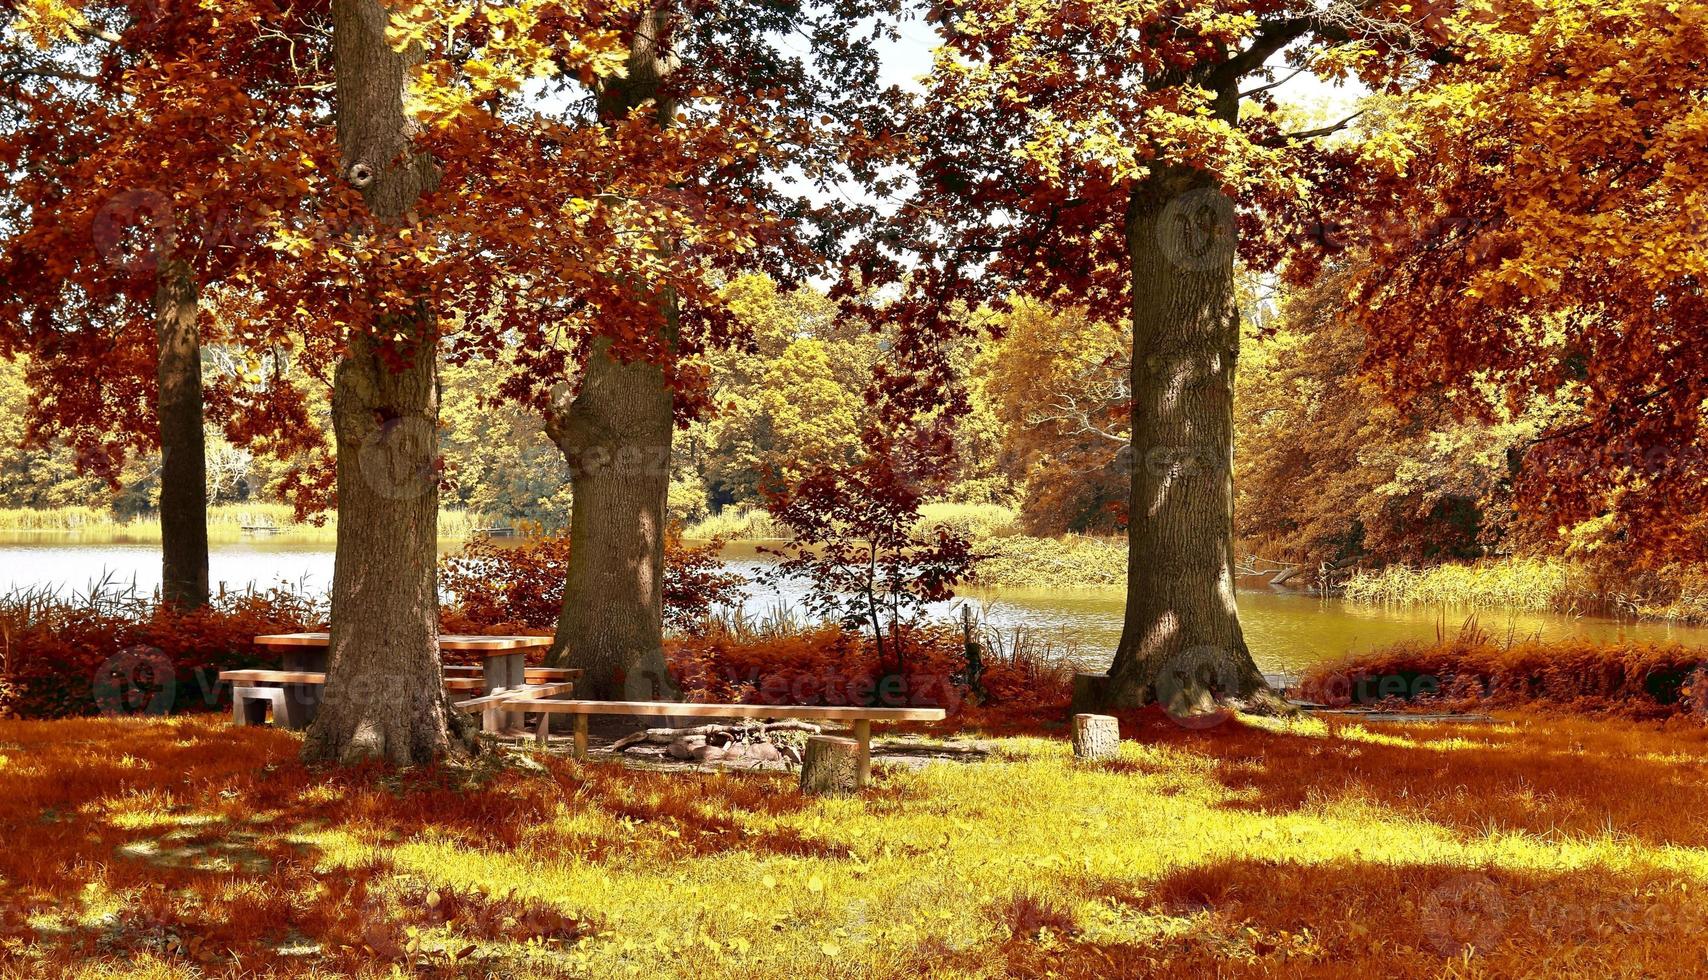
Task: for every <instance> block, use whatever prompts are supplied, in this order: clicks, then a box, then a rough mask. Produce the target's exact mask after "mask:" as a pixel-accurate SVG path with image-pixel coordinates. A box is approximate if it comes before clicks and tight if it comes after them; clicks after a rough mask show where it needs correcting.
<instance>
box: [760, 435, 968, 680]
mask: <svg viewBox="0 0 1708 980" xmlns="http://www.w3.org/2000/svg"><path fill="white" fill-rule="evenodd" d="M864 440H865V442H866V453H865V456H864V458H862V459H861V461H860V462H858V463H856V464H854V465H853V466H846V467H834V466H821V467H819V468H818V469H816V470H814V471H813V472H811V473H810V474H808V475H807V476H806V477H804V478H802V479H801V480H799V481H798V482H796V483H795V484H794V485H793V486H789V487H786V488H778V487H774V486H768V487H764V488H762V489H763V490H764V492H765V496H766V503H765V506H766V508H767V509H768V510H770V512H771V514H772V516H774V517H776V518H777V519H778V520H779V521H781V522H783V523H784V524H785V525H787V526H788V528H789V530H790V531H791V532H793V536H792V538H791V540H790V542H789V543H788V544H787V545H785V546H783V547H782V548H780V549H764V550H767V551H769V552H770V553H771V554H773V555H776V556H777V557H778V558H780V559H781V560H780V561H779V562H778V563H777V564H776V565H775V566H773V568H772V569H771V571H769V572H768V573H767V577H768V578H770V579H772V580H783V579H791V578H803V579H806V580H807V581H808V582H809V583H810V587H809V589H808V591H807V594H806V596H805V597H804V599H803V602H804V603H805V605H806V607H807V611H808V612H809V613H811V614H813V615H814V616H817V617H820V618H824V619H828V620H831V621H834V622H837V623H840V624H842V626H843V627H844V628H846V629H850V630H867V629H869V630H870V631H871V637H872V641H873V642H874V643H875V644H876V646H877V650H876V655H877V656H878V658H879V659H881V660H889V659H893V660H894V661H895V663H896V664H897V667H898V670H899V669H900V668H901V667H902V666H903V665H905V663H906V660H907V656H908V651H907V638H908V637H909V636H913V635H918V633H917V630H914V629H913V627H916V626H918V625H919V624H920V622H921V621H922V619H923V617H924V613H925V607H926V606H927V605H928V604H930V603H933V602H941V601H943V600H945V599H950V598H953V597H954V594H955V586H956V585H958V584H960V583H961V582H964V581H966V580H967V579H969V578H971V577H972V574H973V567H974V565H975V564H976V563H977V561H978V556H977V555H975V554H974V553H973V550H972V544H971V542H970V541H969V540H968V538H967V536H966V535H965V534H962V533H960V532H958V531H954V530H951V529H950V528H949V527H947V526H945V525H942V524H939V525H937V526H936V527H935V528H932V529H931V530H930V531H929V532H928V533H927V534H926V535H924V536H921V535H918V534H916V533H915V532H914V528H915V526H916V525H918V523H919V505H920V502H921V501H922V500H923V499H924V488H925V485H926V483H927V481H928V480H929V476H930V475H929V473H928V472H926V470H925V469H924V468H922V467H921V466H919V465H918V464H915V463H911V462H910V461H908V460H906V459H904V458H903V452H904V451H905V449H906V448H907V447H905V446H897V445H895V444H893V443H891V442H890V441H889V440H887V439H885V438H883V437H882V436H879V435H878V434H876V433H873V432H867V433H866V434H865V436H864Z"/></svg>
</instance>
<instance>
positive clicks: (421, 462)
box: [303, 0, 472, 765]
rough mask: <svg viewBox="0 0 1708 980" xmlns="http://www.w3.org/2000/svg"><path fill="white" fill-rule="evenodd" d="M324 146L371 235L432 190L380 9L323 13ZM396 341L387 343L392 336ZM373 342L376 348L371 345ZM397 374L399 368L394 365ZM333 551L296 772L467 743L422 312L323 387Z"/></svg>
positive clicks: (355, 2) (340, 7) (379, 327)
mask: <svg viewBox="0 0 1708 980" xmlns="http://www.w3.org/2000/svg"><path fill="white" fill-rule="evenodd" d="M332 13H333V62H334V68H335V71H336V78H337V96H338V143H339V146H340V148H341V150H342V157H343V166H344V172H345V175H346V177H347V178H348V179H349V180H351V182H352V183H354V184H355V185H356V186H358V187H360V188H361V189H362V194H363V197H364V198H365V199H366V200H367V203H368V208H369V210H370V211H371V212H372V214H373V216H374V218H375V219H376V226H377V227H380V228H383V227H384V226H387V225H393V224H396V223H398V222H399V221H400V220H401V219H402V218H403V216H404V214H405V213H406V212H407V211H408V210H409V208H410V207H412V206H413V205H414V203H415V201H416V200H417V199H418V198H419V197H420V196H421V194H422V193H423V192H425V191H426V190H428V189H430V188H431V187H432V186H433V183H434V181H435V180H436V178H437V170H436V168H435V167H434V166H433V162H432V161H431V160H430V159H428V158H426V157H424V156H418V155H415V154H413V153H412V152H411V151H410V147H409V140H408V133H407V123H406V120H405V116H404V113H403V90H404V85H405V82H406V77H407V70H408V67H409V65H410V63H411V61H412V60H413V59H414V58H415V57H417V54H416V52H413V51H408V50H406V51H403V52H398V51H394V50H392V48H391V46H390V45H389V44H388V43H387V41H386V36H385V25H386V16H387V15H386V8H385V6H384V5H383V4H381V3H380V2H379V0H338V2H335V3H334V4H333V8H332ZM400 336H401V337H402V338H404V339H402V340H397V339H394V338H396V337H400ZM382 345H384V346H383V347H382ZM400 365H401V366H400ZM332 421H333V431H334V435H335V439H336V446H337V453H338V462H337V489H338V544H337V548H338V551H337V557H336V561H335V564H334V568H333V573H332V643H331V651H330V661H329V664H328V669H327V679H326V688H325V695H324V697H325V700H324V702H323V703H322V705H321V709H320V713H319V714H318V715H317V716H316V718H315V720H314V723H313V724H312V725H311V726H310V728H309V732H308V738H307V741H306V742H305V744H304V746H303V755H304V757H305V758H307V759H309V760H330V761H338V762H341V763H355V762H361V761H365V760H369V759H380V760H385V761H388V762H392V763H396V764H399V765H409V764H414V763H423V762H428V761H431V760H432V759H434V758H437V757H439V756H441V755H444V754H446V753H447V752H450V751H453V750H456V749H458V748H459V747H463V746H467V745H470V744H472V736H471V735H470V726H469V725H468V722H467V721H466V719H464V718H463V717H462V716H461V715H459V714H458V713H457V712H455V711H454V710H453V709H452V707H451V705H450V702H449V700H448V699H447V697H446V695H445V690H444V681H443V678H442V669H441V666H440V662H439V642H438V633H439V602H438V582H437V571H438V551H437V547H438V536H439V528H438V521H439V489H438V425H439V378H438V332H437V323H436V320H435V318H434V311H433V310H431V309H429V308H427V307H426V306H425V305H424V304H420V305H417V306H416V307H415V308H414V309H405V310H392V311H389V312H387V313H385V314H383V320H382V322H380V323H376V324H373V325H372V327H371V329H370V330H367V331H357V332H355V333H354V334H353V336H352V337H351V340H350V343H349V347H348V349H347V351H346V352H345V354H344V357H343V359H342V360H341V361H340V362H339V364H338V367H337V370H336V372H335V374H334V378H333V389H332Z"/></svg>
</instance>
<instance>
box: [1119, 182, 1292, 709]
mask: <svg viewBox="0 0 1708 980" xmlns="http://www.w3.org/2000/svg"><path fill="white" fill-rule="evenodd" d="M1233 217H1234V216H1233V208H1232V205H1231V203H1230V202H1228V200H1227V199H1226V198H1225V197H1223V196H1222V195H1221V193H1220V192H1219V191H1218V190H1217V189H1216V186H1215V183H1214V182H1213V181H1212V180H1211V179H1210V178H1208V177H1206V176H1205V175H1203V174H1200V173H1196V172H1194V171H1191V170H1184V169H1175V170H1167V171H1162V172H1159V173H1157V174H1156V175H1154V176H1153V177H1151V178H1150V179H1148V180H1147V181H1145V182H1144V183H1143V184H1141V185H1140V186H1138V187H1136V188H1135V189H1134V192H1133V195H1132V199H1131V202H1130V204H1129V207H1128V215H1127V246H1128V255H1129V259H1130V261H1131V264H1132V287H1133V361H1132V391H1133V406H1132V473H1133V475H1132V488H1131V497H1130V500H1129V514H1128V522H1129V523H1128V525H1127V536H1128V558H1127V609H1126V618H1125V621H1124V623H1123V626H1122V631H1121V642H1120V645H1119V646H1118V647H1117V648H1116V652H1115V661H1114V664H1113V665H1112V666H1111V668H1110V675H1109V687H1108V690H1107V691H1106V692H1105V694H1106V697H1107V700H1108V701H1109V702H1110V703H1112V704H1115V705H1123V706H1131V705H1139V704H1144V703H1147V702H1149V701H1152V700H1155V701H1159V702H1161V703H1162V704H1163V705H1164V707H1166V708H1167V709H1168V710H1169V711H1170V712H1171V713H1173V714H1176V715H1179V716H1191V715H1200V714H1203V713H1206V712H1209V711H1211V710H1212V709H1213V708H1214V707H1215V703H1216V701H1218V700H1221V701H1231V702H1236V703H1244V704H1247V705H1250V706H1253V707H1272V706H1274V705H1275V703H1276V702H1277V699H1276V698H1275V697H1274V695H1273V693H1272V692H1270V690H1269V688H1268V686H1267V685H1266V684H1265V683H1264V680H1263V675H1262V673H1261V672H1259V671H1258V669H1257V665H1256V663H1254V662H1253V661H1252V658H1251V652H1250V651H1249V650H1248V649H1247V647H1246V643H1245V636H1244V633H1243V632H1242V631H1241V629H1240V621H1239V609H1238V607H1237V606H1236V605H1235V603H1234V569H1233V566H1234V551H1233V499H1234V498H1233V465H1232V464H1233V398H1234V370H1235V364H1236V362H1237V361H1238V358H1239V342H1240V339H1239V309H1238V306H1237V304H1236V302H1235V296H1234V282H1233V260H1234V235H1235V232H1234V221H1233Z"/></svg>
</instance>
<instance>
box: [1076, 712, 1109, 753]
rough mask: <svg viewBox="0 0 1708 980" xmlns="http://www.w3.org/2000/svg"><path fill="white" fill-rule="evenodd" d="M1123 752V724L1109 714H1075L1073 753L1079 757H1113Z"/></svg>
mask: <svg viewBox="0 0 1708 980" xmlns="http://www.w3.org/2000/svg"><path fill="white" fill-rule="evenodd" d="M1120 752H1121V725H1120V723H1119V722H1117V721H1116V720H1115V719H1114V718H1113V717H1111V716H1109V715H1074V716H1073V754H1074V757H1075V758H1079V759H1087V760H1090V759H1113V758H1115V756H1117V755H1119V754H1120Z"/></svg>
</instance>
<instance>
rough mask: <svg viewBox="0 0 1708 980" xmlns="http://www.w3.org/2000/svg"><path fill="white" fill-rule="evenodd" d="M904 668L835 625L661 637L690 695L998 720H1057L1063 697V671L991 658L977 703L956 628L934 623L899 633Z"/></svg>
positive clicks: (868, 642) (890, 652) (675, 672)
mask: <svg viewBox="0 0 1708 980" xmlns="http://www.w3.org/2000/svg"><path fill="white" fill-rule="evenodd" d="M903 634H904V635H905V638H906V643H905V646H906V647H907V649H908V650H909V654H908V656H907V660H906V663H905V665H900V664H898V663H897V661H896V658H895V656H894V653H893V650H894V647H885V648H884V650H885V651H888V652H885V653H880V651H879V647H878V645H877V644H876V643H875V642H873V640H872V639H871V638H870V637H866V636H863V635H861V634H859V633H857V632H853V631H850V630H845V629H842V628H841V627H838V626H835V625H825V626H820V627H818V628H817V629H814V630H809V631H806V632H802V633H795V634H787V635H779V636H765V637H738V636H735V635H732V634H730V633H727V632H723V631H714V632H712V633H709V634H705V635H698V636H683V637H680V638H677V639H674V640H672V641H670V642H669V643H667V644H666V655H667V656H668V658H669V663H670V672H671V675H672V676H673V677H674V678H675V679H676V681H677V683H678V684H680V685H681V687H682V691H683V694H684V696H686V697H687V698H688V699H689V700H693V701H733V702H740V703H747V704H828V705H883V706H891V707H897V706H904V705H905V706H928V707H941V708H945V709H947V710H948V711H949V713H950V714H951V715H958V716H962V717H963V719H969V718H970V719H975V720H976V721H977V722H978V723H980V724H981V725H982V724H983V723H984V722H985V721H987V720H989V721H992V722H996V723H997V724H999V725H1000V724H1002V723H1003V722H1006V721H1010V720H1011V719H1010V718H1009V716H1011V715H1014V714H1016V713H1019V714H1024V715H1038V714H1049V715H1051V716H1054V717H1057V718H1059V717H1060V716H1061V712H1062V711H1063V710H1064V709H1065V707H1066V705H1067V702H1068V695H1069V691H1068V686H1067V684H1066V682H1065V678H1057V677H1055V676H1054V675H1052V674H1050V673H1049V672H1047V671H1043V670H1040V669H1038V668H1037V667H1036V666H1035V665H1030V664H1026V663H1012V664H1011V663H998V664H992V665H989V666H987V667H986V668H985V670H984V673H983V675H982V677H981V681H982V686H983V688H984V691H985V694H984V697H983V701H984V703H985V707H982V708H980V710H979V712H977V713H972V714H969V712H968V709H971V708H979V707H980V706H979V705H977V704H975V700H976V699H973V698H971V697H970V691H969V689H968V687H967V679H966V670H967V661H966V650H965V647H964V645H963V643H962V640H961V636H960V634H959V633H957V632H954V631H951V630H947V629H942V628H934V627H910V628H906V629H904V631H903Z"/></svg>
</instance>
